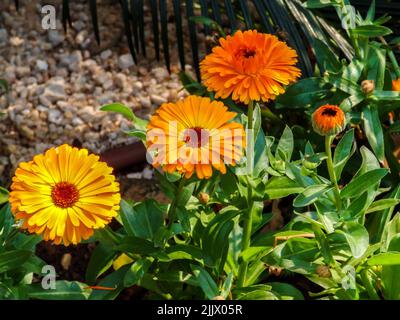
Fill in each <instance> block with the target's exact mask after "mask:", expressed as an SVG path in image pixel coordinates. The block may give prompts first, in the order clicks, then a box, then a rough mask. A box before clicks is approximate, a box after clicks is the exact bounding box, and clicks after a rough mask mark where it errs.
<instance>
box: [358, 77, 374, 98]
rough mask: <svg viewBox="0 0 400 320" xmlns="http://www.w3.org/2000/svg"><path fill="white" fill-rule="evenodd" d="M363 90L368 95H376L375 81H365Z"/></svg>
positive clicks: (362, 84) (362, 85)
mask: <svg viewBox="0 0 400 320" xmlns="http://www.w3.org/2000/svg"><path fill="white" fill-rule="evenodd" d="M361 90H362V91H363V92H364V93H365V94H366V95H370V94H372V93H374V90H375V81H374V80H364V81H363V82H361Z"/></svg>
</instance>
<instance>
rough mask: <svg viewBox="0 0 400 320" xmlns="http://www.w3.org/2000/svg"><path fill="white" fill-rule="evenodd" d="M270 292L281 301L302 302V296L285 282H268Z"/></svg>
mask: <svg viewBox="0 0 400 320" xmlns="http://www.w3.org/2000/svg"><path fill="white" fill-rule="evenodd" d="M267 284H268V285H270V286H271V287H272V291H273V292H274V293H277V294H278V295H279V296H280V298H281V299H282V300H304V296H303V294H302V293H301V291H300V290H298V289H297V288H296V287H294V286H292V285H290V284H288V283H285V282H268V283H267Z"/></svg>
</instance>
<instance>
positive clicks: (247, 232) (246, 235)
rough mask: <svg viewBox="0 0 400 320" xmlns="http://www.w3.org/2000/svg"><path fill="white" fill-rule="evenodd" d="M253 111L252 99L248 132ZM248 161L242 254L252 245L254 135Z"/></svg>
mask: <svg viewBox="0 0 400 320" xmlns="http://www.w3.org/2000/svg"><path fill="white" fill-rule="evenodd" d="M253 111H254V102H253V101H250V103H249V106H248V112H247V128H248V133H250V132H252V130H253ZM246 156H247V161H248V163H249V164H250V165H249V167H248V169H249V171H250V172H248V176H247V179H246V180H247V202H248V210H246V212H245V213H244V215H243V220H244V225H243V236H242V252H241V253H242V254H243V252H244V251H245V250H246V249H247V248H249V247H250V239H251V226H252V223H253V219H252V212H253V205H254V201H253V189H252V187H251V184H250V181H249V176H250V177H251V176H252V175H253V167H254V137H253V136H251V137H250V139H248V142H247V155H246ZM247 268H248V264H247V261H242V262H241V263H240V267H239V276H238V287H243V286H244V284H245V281H246V275H247Z"/></svg>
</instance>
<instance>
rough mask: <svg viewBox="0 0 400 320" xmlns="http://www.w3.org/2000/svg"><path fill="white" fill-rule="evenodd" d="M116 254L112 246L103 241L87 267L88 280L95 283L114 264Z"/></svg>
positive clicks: (86, 277) (94, 251)
mask: <svg viewBox="0 0 400 320" xmlns="http://www.w3.org/2000/svg"><path fill="white" fill-rule="evenodd" d="M115 255H116V253H115V251H114V250H112V249H111V248H110V247H108V246H106V245H104V244H102V243H100V244H98V245H97V247H96V248H95V249H94V250H93V252H92V255H91V257H90V260H89V264H88V266H87V269H86V275H85V279H86V281H87V282H88V283H90V284H93V283H94V282H95V281H96V279H97V278H98V277H99V276H100V275H102V274H103V273H104V272H106V271H107V270H108V268H109V267H110V266H111V265H112V263H113V259H114V257H115Z"/></svg>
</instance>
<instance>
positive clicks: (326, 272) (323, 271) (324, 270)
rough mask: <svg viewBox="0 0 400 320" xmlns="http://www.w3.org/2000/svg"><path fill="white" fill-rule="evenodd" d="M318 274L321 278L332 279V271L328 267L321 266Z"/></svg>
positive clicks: (318, 268) (317, 270)
mask: <svg viewBox="0 0 400 320" xmlns="http://www.w3.org/2000/svg"><path fill="white" fill-rule="evenodd" d="M316 272H317V274H318V275H319V276H320V277H321V278H330V277H331V276H332V274H331V270H330V269H329V267H328V266H324V265H319V266H318V267H317V269H316Z"/></svg>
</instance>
